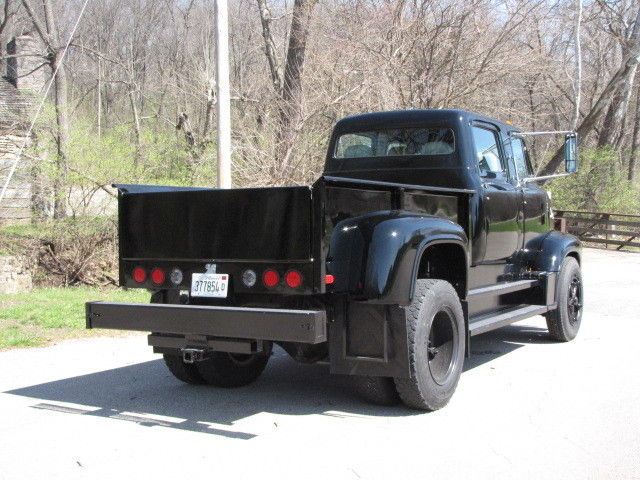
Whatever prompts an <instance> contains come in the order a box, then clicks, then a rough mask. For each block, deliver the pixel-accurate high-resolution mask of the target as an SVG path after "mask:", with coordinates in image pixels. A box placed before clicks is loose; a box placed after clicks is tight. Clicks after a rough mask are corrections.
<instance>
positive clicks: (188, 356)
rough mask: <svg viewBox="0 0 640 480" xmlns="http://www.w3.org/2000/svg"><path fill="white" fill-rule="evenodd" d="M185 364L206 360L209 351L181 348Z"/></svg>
mask: <svg viewBox="0 0 640 480" xmlns="http://www.w3.org/2000/svg"><path fill="white" fill-rule="evenodd" d="M180 352H182V361H183V362H184V363H195V362H201V361H203V360H204V359H205V358H206V353H207V351H206V350H205V349H203V348H181V349H180Z"/></svg>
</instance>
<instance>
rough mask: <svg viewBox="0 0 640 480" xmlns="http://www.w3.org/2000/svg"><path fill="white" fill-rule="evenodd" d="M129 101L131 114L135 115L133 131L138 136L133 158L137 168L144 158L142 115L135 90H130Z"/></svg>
mask: <svg viewBox="0 0 640 480" xmlns="http://www.w3.org/2000/svg"><path fill="white" fill-rule="evenodd" d="M129 102H130V103H131V115H132V117H133V132H134V134H135V137H136V153H135V157H134V159H133V164H134V166H135V167H136V170H137V169H138V167H139V166H140V163H141V159H142V131H141V129H140V115H138V106H137V104H136V96H135V90H130V91H129Z"/></svg>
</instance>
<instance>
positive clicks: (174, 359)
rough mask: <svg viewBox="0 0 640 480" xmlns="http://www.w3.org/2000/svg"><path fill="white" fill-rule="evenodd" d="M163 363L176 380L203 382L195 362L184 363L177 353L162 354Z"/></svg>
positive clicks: (196, 383) (192, 382) (198, 383)
mask: <svg viewBox="0 0 640 480" xmlns="http://www.w3.org/2000/svg"><path fill="white" fill-rule="evenodd" d="M164 363H166V364H167V368H168V369H169V371H170V372H171V373H172V374H173V376H174V377H176V378H177V379H178V380H181V381H183V382H184V383H189V384H191V385H202V384H203V383H205V381H204V378H202V376H201V375H200V372H198V369H197V368H196V365H195V363H184V362H183V361H182V357H180V356H179V355H169V354H167V353H165V354H164Z"/></svg>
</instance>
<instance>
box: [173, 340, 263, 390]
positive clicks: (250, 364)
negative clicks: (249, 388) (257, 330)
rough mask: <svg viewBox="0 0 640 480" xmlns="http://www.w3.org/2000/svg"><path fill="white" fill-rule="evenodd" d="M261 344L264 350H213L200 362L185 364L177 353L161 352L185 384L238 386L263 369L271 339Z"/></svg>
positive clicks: (257, 375)
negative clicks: (254, 351) (250, 351)
mask: <svg viewBox="0 0 640 480" xmlns="http://www.w3.org/2000/svg"><path fill="white" fill-rule="evenodd" d="M264 343H265V349H264V351H262V352H260V353H254V354H250V355H244V354H235V353H226V352H214V353H212V354H211V356H209V357H208V358H207V359H205V360H203V361H201V362H196V363H185V362H184V361H183V360H182V357H180V356H178V355H170V354H165V355H164V362H165V363H166V364H167V368H168V369H169V371H170V372H171V373H172V374H173V376H174V377H176V378H177V379H178V380H182V381H183V382H185V383H190V384H192V385H202V384H209V385H214V386H216V387H224V388H232V387H241V386H244V385H248V384H250V383H252V382H253V381H255V380H256V379H257V378H258V377H259V376H260V374H262V372H263V371H264V369H265V368H266V366H267V362H268V361H269V356H270V355H271V342H264Z"/></svg>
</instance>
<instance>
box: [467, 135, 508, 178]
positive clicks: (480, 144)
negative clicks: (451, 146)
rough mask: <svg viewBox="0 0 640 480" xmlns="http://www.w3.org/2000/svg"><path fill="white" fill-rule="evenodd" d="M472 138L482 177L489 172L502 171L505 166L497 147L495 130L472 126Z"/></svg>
mask: <svg viewBox="0 0 640 480" xmlns="http://www.w3.org/2000/svg"><path fill="white" fill-rule="evenodd" d="M473 140H474V143H475V147H476V158H477V160H478V167H479V168H480V175H481V176H483V177H484V176H487V174H489V173H502V172H503V171H504V169H505V168H504V162H503V161H502V159H501V156H500V149H499V148H498V134H497V132H494V131H492V130H487V129H486V128H481V127H473Z"/></svg>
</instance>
